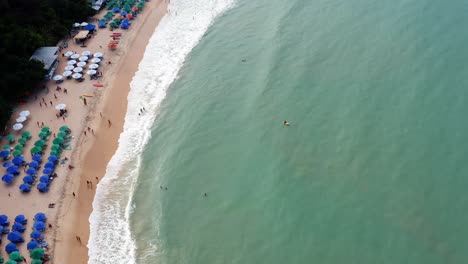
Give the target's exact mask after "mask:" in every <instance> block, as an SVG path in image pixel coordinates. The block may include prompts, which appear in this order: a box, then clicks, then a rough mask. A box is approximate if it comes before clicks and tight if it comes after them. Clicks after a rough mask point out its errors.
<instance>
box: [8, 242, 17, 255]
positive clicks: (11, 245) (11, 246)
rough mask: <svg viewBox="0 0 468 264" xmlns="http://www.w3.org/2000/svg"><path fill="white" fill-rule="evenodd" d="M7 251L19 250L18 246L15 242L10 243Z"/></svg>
mask: <svg viewBox="0 0 468 264" xmlns="http://www.w3.org/2000/svg"><path fill="white" fill-rule="evenodd" d="M5 251H6V252H7V253H11V252H13V251H18V247H17V246H16V245H15V244H13V243H10V244H8V245H6V247H5Z"/></svg>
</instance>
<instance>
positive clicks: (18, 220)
mask: <svg viewBox="0 0 468 264" xmlns="http://www.w3.org/2000/svg"><path fill="white" fill-rule="evenodd" d="M15 222H16V223H20V224H23V225H25V224H27V223H28V219H26V216H24V215H23V214H19V215H17V216H16V217H15Z"/></svg>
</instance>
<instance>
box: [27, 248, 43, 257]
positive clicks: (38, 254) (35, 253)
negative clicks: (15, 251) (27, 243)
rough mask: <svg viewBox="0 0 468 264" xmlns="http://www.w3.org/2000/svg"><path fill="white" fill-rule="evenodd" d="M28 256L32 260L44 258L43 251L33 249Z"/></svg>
mask: <svg viewBox="0 0 468 264" xmlns="http://www.w3.org/2000/svg"><path fill="white" fill-rule="evenodd" d="M29 256H31V258H33V259H41V258H42V257H44V250H43V249H42V248H35V249H33V250H31V252H30V253H29Z"/></svg>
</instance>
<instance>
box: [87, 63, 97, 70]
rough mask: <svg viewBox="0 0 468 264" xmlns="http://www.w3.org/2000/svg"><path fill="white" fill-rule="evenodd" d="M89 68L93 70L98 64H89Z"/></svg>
mask: <svg viewBox="0 0 468 264" xmlns="http://www.w3.org/2000/svg"><path fill="white" fill-rule="evenodd" d="M89 68H90V69H91V70H95V69H97V68H99V65H97V64H91V65H89Z"/></svg>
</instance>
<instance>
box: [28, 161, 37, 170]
mask: <svg viewBox="0 0 468 264" xmlns="http://www.w3.org/2000/svg"><path fill="white" fill-rule="evenodd" d="M29 167H30V168H34V169H37V168H38V167H39V162H37V161H35V160H33V161H31V162H29Z"/></svg>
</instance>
